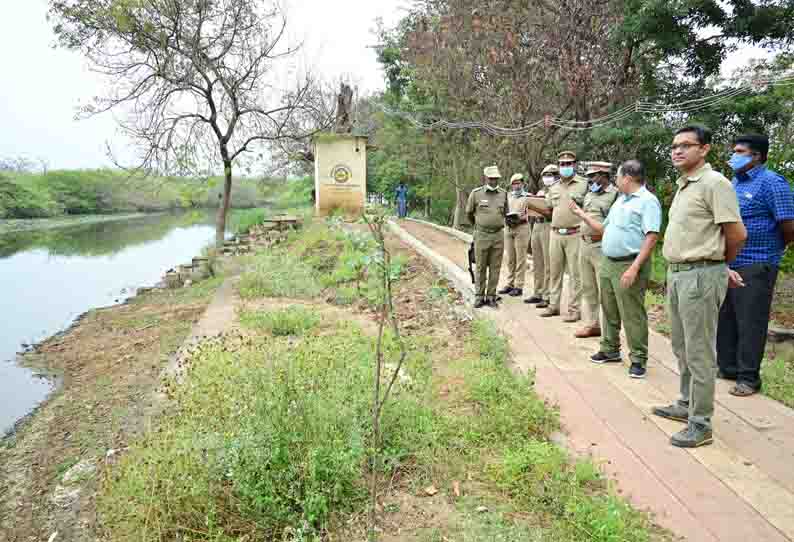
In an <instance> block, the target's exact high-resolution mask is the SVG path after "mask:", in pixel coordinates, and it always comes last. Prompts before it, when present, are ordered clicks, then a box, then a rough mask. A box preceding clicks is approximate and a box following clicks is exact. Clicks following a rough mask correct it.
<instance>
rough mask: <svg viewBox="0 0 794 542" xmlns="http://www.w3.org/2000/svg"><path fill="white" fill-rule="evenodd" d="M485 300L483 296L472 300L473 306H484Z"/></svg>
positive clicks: (476, 307)
mask: <svg viewBox="0 0 794 542" xmlns="http://www.w3.org/2000/svg"><path fill="white" fill-rule="evenodd" d="M485 303H486V302H485V300H484V299H483V298H479V299H478V300H477V301H475V302H474V308H475V309H480V308H482V307H484V306H485Z"/></svg>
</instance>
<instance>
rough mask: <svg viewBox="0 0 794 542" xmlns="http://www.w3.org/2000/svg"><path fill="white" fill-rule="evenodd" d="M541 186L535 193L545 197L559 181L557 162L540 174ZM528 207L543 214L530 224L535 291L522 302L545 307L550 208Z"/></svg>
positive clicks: (547, 284)
mask: <svg viewBox="0 0 794 542" xmlns="http://www.w3.org/2000/svg"><path fill="white" fill-rule="evenodd" d="M540 176H541V184H540V186H541V187H542V188H539V189H538V190H537V191H536V193H535V195H536V196H543V197H545V195H546V191H547V190H548V189H549V188H550V187H551V186H552V185H554V184H556V183H558V182H560V168H559V167H557V164H549V165H547V166H546V167H545V168H543V171H542V172H541V174H540ZM528 207H529V208H530V209H532V210H533V211H535V212H536V213H538V214H540V215H543V216H540V217H533V218H532V220H533V222H534V224H533V225H532V276H533V280H534V288H535V291H534V293H533V294H532V297H529V298H527V299H525V300H524V303H528V304H530V305H536V307H537V308H538V309H545V308H548V306H549V286H550V282H551V281H550V280H549V275H550V273H551V262H550V260H549V241H550V240H551V210H546V209H545V208H537V207H535V206H534V205H532V202H531V200H530V202H529V203H528Z"/></svg>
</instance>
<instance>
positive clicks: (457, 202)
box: [452, 167, 463, 230]
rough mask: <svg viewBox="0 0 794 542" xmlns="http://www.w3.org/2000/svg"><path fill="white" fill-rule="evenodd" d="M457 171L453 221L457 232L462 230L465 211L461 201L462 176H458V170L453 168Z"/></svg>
mask: <svg viewBox="0 0 794 542" xmlns="http://www.w3.org/2000/svg"><path fill="white" fill-rule="evenodd" d="M453 169H454V171H455V215H454V218H453V219H452V227H453V228H455V229H456V230H459V229H460V218H461V215H462V214H463V209H462V208H461V207H462V206H461V204H460V200H461V190H460V175H459V174H458V168H456V167H453Z"/></svg>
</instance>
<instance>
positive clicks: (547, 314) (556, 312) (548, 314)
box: [540, 307, 560, 318]
mask: <svg viewBox="0 0 794 542" xmlns="http://www.w3.org/2000/svg"><path fill="white" fill-rule="evenodd" d="M559 315H560V310H559V309H552V308H551V307H549V308H548V309H546V310H545V311H543V312H541V313H540V317H541V318H551V317H552V316H559Z"/></svg>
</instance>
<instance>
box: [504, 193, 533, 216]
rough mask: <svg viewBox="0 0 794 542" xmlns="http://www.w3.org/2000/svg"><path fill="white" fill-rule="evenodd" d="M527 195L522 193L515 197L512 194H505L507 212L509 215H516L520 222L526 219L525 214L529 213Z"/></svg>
mask: <svg viewBox="0 0 794 542" xmlns="http://www.w3.org/2000/svg"><path fill="white" fill-rule="evenodd" d="M528 196H529V194H527V193H526V192H522V193H521V195H520V196H515V195H514V194H513V192H512V191H511V192H508V193H507V211H508V212H509V213H518V216H519V218H521V220H526V219H527V212H528V211H529V206H528V205H527V204H528V203H529V197H528Z"/></svg>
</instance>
